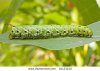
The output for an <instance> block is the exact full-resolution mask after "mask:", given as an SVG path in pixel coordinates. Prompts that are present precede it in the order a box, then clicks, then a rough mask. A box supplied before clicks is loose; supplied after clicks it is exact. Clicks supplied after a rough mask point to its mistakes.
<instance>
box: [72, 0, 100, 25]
mask: <svg viewBox="0 0 100 71" xmlns="http://www.w3.org/2000/svg"><path fill="white" fill-rule="evenodd" d="M71 1H72V2H73V3H74V4H75V6H76V7H77V9H78V11H79V13H80V15H81V16H82V19H83V24H85V25H87V24H90V23H93V22H96V21H99V20H100V8H99V6H98V5H97V3H96V0H71Z"/></svg>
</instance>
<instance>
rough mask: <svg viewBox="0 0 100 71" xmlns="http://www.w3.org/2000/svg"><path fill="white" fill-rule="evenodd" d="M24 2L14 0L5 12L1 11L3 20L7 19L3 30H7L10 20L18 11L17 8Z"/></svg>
mask: <svg viewBox="0 0 100 71" xmlns="http://www.w3.org/2000/svg"><path fill="white" fill-rule="evenodd" d="M22 2H23V0H12V1H11V3H10V5H9V7H8V8H7V9H6V10H4V12H3V11H2V12H1V13H0V14H1V18H2V19H1V21H2V20H3V21H5V25H4V28H3V32H5V31H6V30H7V28H8V24H9V22H10V21H11V19H12V17H13V16H14V14H15V13H16V10H17V9H18V8H19V6H20V5H21V3H22Z"/></svg>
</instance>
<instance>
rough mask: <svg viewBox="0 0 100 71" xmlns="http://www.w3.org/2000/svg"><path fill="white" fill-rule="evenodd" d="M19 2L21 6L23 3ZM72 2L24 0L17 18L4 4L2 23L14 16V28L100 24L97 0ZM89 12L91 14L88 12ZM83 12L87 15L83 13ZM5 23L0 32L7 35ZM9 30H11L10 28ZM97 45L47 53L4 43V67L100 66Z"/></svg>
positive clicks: (0, 48) (0, 51)
mask: <svg viewBox="0 0 100 71" xmlns="http://www.w3.org/2000/svg"><path fill="white" fill-rule="evenodd" d="M4 1H6V0H4ZM15 1H18V2H20V1H21V0H15ZM0 2H1V1H0ZM72 2H73V3H72ZM72 2H71V1H70V0H24V2H23V4H22V5H21V6H20V5H18V4H17V3H16V6H18V7H19V6H20V8H19V9H18V10H17V9H16V10H17V12H16V14H15V16H14V17H13V18H12V13H13V14H14V13H15V11H16V10H14V8H12V10H11V11H10V10H9V13H10V14H6V13H5V10H6V9H8V8H9V7H7V6H9V4H0V5H2V9H0V23H1V20H3V21H4V20H5V18H4V16H7V17H8V15H9V16H11V17H10V18H12V20H11V21H8V22H7V23H10V24H12V25H21V24H37V25H43V24H72V23H75V24H80V23H81V24H83V23H85V24H83V25H87V24H90V23H93V22H96V21H98V20H100V16H99V15H100V9H99V8H98V6H97V4H96V2H95V0H80V3H79V2H78V1H77V0H72ZM88 3H89V4H88ZM4 5H5V6H4ZM10 5H13V2H11V4H10ZM87 5H90V6H89V7H91V8H89V7H88V6H87ZM3 7H4V8H3ZM18 7H17V8H18ZM0 8H1V7H0ZM4 9H5V10H4ZM85 9H86V10H87V11H85ZM13 10H14V11H13ZM83 11H85V12H84V13H82V12H83ZM87 12H88V13H87ZM2 13H4V14H2ZM5 14H6V15H5ZM5 22H6V21H5ZM5 22H4V23H5ZM4 23H1V24H0V31H4V27H3V26H2V25H4ZM4 26H5V25H4ZM7 27H8V25H7ZM98 27H99V26H98ZM8 29H10V27H9V28H8ZM95 29H96V28H95ZM96 30H98V29H96ZM6 31H7V30H6ZM98 33H99V32H97V34H98ZM97 43H98V44H96V43H95V42H94V43H91V44H86V45H84V46H81V47H77V48H72V49H65V50H59V51H58V50H47V49H43V48H40V47H36V46H30V45H23V46H21V45H16V44H6V43H0V65H1V66H86V65H87V66H100V52H99V51H100V45H99V44H100V43H99V42H97ZM56 45H57V44H56ZM94 45H95V46H94Z"/></svg>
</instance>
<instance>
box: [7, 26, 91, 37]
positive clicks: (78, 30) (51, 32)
mask: <svg viewBox="0 0 100 71" xmlns="http://www.w3.org/2000/svg"><path fill="white" fill-rule="evenodd" d="M92 35H93V32H92V30H91V29H90V28H88V27H87V26H81V25H23V26H15V27H12V30H11V32H10V34H9V38H10V39H45V38H55V37H66V36H69V37H92Z"/></svg>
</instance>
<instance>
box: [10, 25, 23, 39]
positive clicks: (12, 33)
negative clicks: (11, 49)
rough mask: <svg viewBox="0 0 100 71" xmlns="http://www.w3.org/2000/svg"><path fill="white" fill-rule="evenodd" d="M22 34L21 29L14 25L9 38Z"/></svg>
mask: <svg viewBox="0 0 100 71" xmlns="http://www.w3.org/2000/svg"><path fill="white" fill-rule="evenodd" d="M20 34H21V32H20V30H19V29H18V28H16V27H13V28H12V31H10V35H9V38H10V39H13V38H17V37H20Z"/></svg>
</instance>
